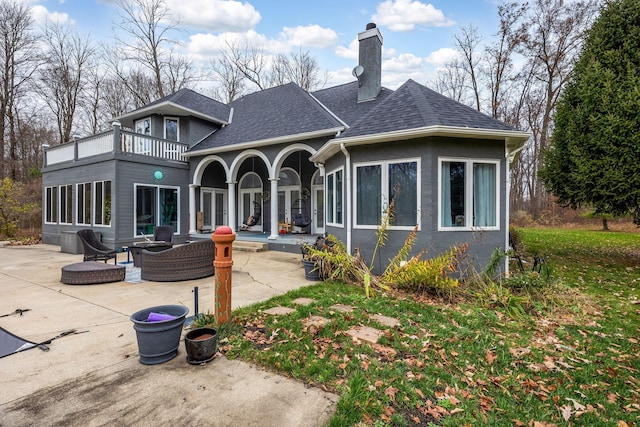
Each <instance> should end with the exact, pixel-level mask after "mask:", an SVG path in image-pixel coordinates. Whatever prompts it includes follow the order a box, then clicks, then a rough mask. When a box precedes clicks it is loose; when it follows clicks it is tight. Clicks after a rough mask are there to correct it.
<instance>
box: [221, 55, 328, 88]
mask: <svg viewBox="0 0 640 427" xmlns="http://www.w3.org/2000/svg"><path fill="white" fill-rule="evenodd" d="M214 71H215V73H216V75H217V80H218V82H219V83H220V84H221V86H222V90H223V91H224V92H225V95H226V97H228V96H229V95H230V94H232V95H233V96H234V97H237V96H238V94H241V93H242V92H244V90H245V88H246V84H245V82H247V83H250V84H252V85H255V86H256V88H257V89H258V90H264V89H267V88H270V87H273V86H276V85H281V84H285V83H289V82H293V83H296V84H297V85H298V86H300V87H301V88H303V89H305V90H313V89H317V88H319V87H321V86H323V85H324V83H325V82H326V80H327V77H326V75H325V76H322V73H321V71H320V65H319V63H318V60H317V59H316V58H315V57H313V56H312V55H311V53H309V52H303V51H299V52H292V53H290V54H289V55H285V54H278V55H275V56H271V55H268V54H267V53H266V52H265V50H264V48H262V47H256V46H252V45H249V44H245V45H244V46H239V45H238V44H235V43H228V44H227V46H226V48H225V49H224V51H223V52H222V57H221V58H220V59H218V60H217V61H216V63H215V66H214Z"/></svg>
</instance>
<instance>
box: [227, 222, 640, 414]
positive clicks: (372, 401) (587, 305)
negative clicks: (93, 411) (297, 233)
mask: <svg viewBox="0 0 640 427" xmlns="http://www.w3.org/2000/svg"><path fill="white" fill-rule="evenodd" d="M551 232H552V233H553V234H545V233H551ZM562 233H563V231H562V230H552V231H539V230H529V229H527V230H523V242H524V243H525V245H526V246H527V250H528V251H537V252H540V253H543V252H544V254H545V255H546V257H547V259H548V262H549V264H550V265H551V266H552V272H553V274H554V275H555V276H556V277H558V278H560V279H561V281H562V282H563V283H562V284H560V285H559V286H558V287H557V288H556V289H555V291H556V292H558V293H563V294H566V296H567V298H564V299H559V301H563V302H564V304H563V305H562V306H555V307H549V306H542V305H541V306H540V307H537V309H536V310H534V311H533V312H529V313H526V314H525V315H518V316H513V312H512V311H510V310H507V309H504V310H503V309H501V308H497V309H496V308H495V307H493V308H491V307H487V306H486V305H483V304H478V303H477V302H476V301H474V300H473V299H471V300H469V299H464V300H462V299H461V300H458V301H456V302H455V303H452V302H445V301H442V300H439V299H437V298H433V297H429V296H425V295H409V294H394V295H392V296H391V295H386V296H377V297H375V298H366V297H365V295H364V292H363V289H362V288H359V287H355V286H350V285H345V284H342V283H319V284H317V285H313V286H309V287H306V288H302V289H299V290H297V291H294V292H291V293H289V294H286V295H283V296H280V297H277V298H274V299H272V300H270V301H267V302H265V303H262V304H259V305H255V306H252V307H247V308H244V309H241V310H238V311H236V312H234V321H233V325H231V326H230V327H229V328H228V330H227V331H226V333H225V334H223V336H226V337H225V338H224V339H223V340H222V342H221V350H222V351H223V352H224V353H225V354H226V355H227V357H232V358H234V357H237V358H242V359H245V360H249V361H253V362H255V363H258V364H260V365H261V366H263V367H265V368H266V369H270V370H274V371H276V372H280V373H282V374H284V375H288V376H291V377H294V378H298V379H300V380H302V381H305V382H308V383H309V384H312V385H315V386H318V387H322V388H324V389H327V390H331V391H335V392H337V393H338V394H340V396H341V397H340V401H339V403H338V408H337V411H336V415H335V416H334V418H333V420H332V425H336V426H338V425H339V426H344V425H443V426H460V425H495V426H500V425H504V426H514V425H515V426H552V425H557V426H569V425H599V426H600V425H605V426H606V425H610V426H634V425H638V422H639V421H640V359H639V357H638V355H639V353H640V345H639V339H640V320H639V319H640V305H638V304H637V301H638V300H640V291H639V290H638V283H639V282H638V277H639V276H640V257H638V256H637V253H634V250H635V249H634V245H635V244H636V243H635V242H637V240H638V239H639V236H638V234H635V235H634V234H633V233H629V234H631V236H632V238H631V239H630V240H626V238H625V239H622V242H621V241H617V240H615V241H614V243H611V242H610V241H609V240H606V239H605V240H603V238H604V237H605V236H606V234H605V235H601V236H600V237H598V236H596V237H598V238H595V237H594V238H593V239H591V238H589V239H586V238H585V239H581V237H580V233H581V232H580V231H575V230H574V231H571V233H575V235H574V236H573V237H568V236H563V235H562ZM633 237H635V240H634V239H633ZM572 239H577V240H578V242H581V243H579V244H578V243H576V242H574V241H572ZM565 241H566V243H563V242H565ZM545 242H554V244H553V245H551V244H545ZM585 242H586V243H585ZM636 248H637V246H636ZM598 254H600V255H601V256H604V255H606V256H607V257H608V258H607V261H606V267H605V268H603V267H602V262H598V260H601V259H602V258H601V257H599V256H598ZM598 271H602V273H598ZM598 279H600V281H598ZM300 297H304V298H311V299H313V302H311V304H309V305H306V306H305V305H301V304H297V303H295V302H294V300H295V299H296V298H300ZM336 304H340V305H346V306H349V307H352V308H353V310H352V311H342V310H338V309H336V308H335V306H336ZM276 306H284V307H289V308H292V309H294V311H293V312H291V313H290V314H287V315H279V316H275V315H269V314H266V313H265V310H267V309H269V308H273V307H276ZM373 315H383V316H386V317H390V318H393V319H397V320H398V321H399V324H398V325H396V326H393V327H390V326H385V325H384V324H382V323H380V322H379V321H378V320H376V319H375V318H374V317H373ZM312 316H320V317H322V318H324V319H326V320H327V323H324V324H317V323H313V322H311V323H310V322H309V319H310V318H312ZM359 326H369V327H373V328H376V329H377V330H380V331H381V337H380V338H379V340H378V342H377V343H368V342H366V341H364V340H359V339H356V338H353V337H352V336H350V335H349V334H348V333H347V331H348V330H349V329H350V328H353V327H359Z"/></svg>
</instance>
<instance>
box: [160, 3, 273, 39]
mask: <svg viewBox="0 0 640 427" xmlns="http://www.w3.org/2000/svg"><path fill="white" fill-rule="evenodd" d="M165 3H166V5H167V8H168V9H169V10H171V12H172V13H174V14H175V15H176V16H178V17H179V18H180V25H181V26H186V27H191V28H200V29H203V30H206V31H211V32H223V31H229V32H244V31H248V30H250V29H252V28H254V27H255V26H256V25H258V23H259V22H260V20H261V19H262V16H260V13H259V12H258V11H257V10H256V9H255V8H254V7H253V6H252V5H251V4H249V3H241V2H239V1H229V0H207V1H202V0H165Z"/></svg>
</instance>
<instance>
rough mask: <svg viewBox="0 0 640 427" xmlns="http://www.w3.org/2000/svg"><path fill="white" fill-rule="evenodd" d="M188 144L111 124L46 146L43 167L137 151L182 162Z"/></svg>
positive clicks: (137, 152) (136, 152) (145, 154)
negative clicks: (51, 145)
mask: <svg viewBox="0 0 640 427" xmlns="http://www.w3.org/2000/svg"><path fill="white" fill-rule="evenodd" d="M188 148H189V146H188V145H187V144H183V143H181V142H176V141H169V140H167V139H162V138H156V137H153V136H149V135H142V134H139V133H135V132H131V131H128V130H123V129H121V128H120V126H119V125H114V126H113V129H112V130H109V131H106V132H102V133H99V134H96V135H91V136H88V137H85V138H79V139H75V140H73V141H70V142H66V143H64V144H61V145H56V146H55V147H49V148H46V149H45V151H44V167H47V166H52V165H57V164H60V163H66V162H72V161H77V160H81V159H86V158H90V157H92V156H98V155H100V154H107V153H129V154H138V155H142V156H150V157H154V158H157V159H162V160H169V161H174V162H183V163H184V162H186V159H185V158H184V157H183V154H184V153H185V151H187V149H188Z"/></svg>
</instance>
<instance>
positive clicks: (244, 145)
mask: <svg viewBox="0 0 640 427" xmlns="http://www.w3.org/2000/svg"><path fill="white" fill-rule="evenodd" d="M344 129H345V128H344V127H336V128H331V129H322V130H316V131H313V132H305V133H298V134H295V135H284V136H278V137H275V138H266V139H259V140H256V141H247V142H241V143H239V144H232V145H225V146H223V147H214V148H205V149H202V150H194V151H187V152H186V153H184V154H183V156H184V157H195V156H207V155H210V154H217V153H224V152H227V151H236V150H247V149H250V148H258V147H264V146H267V145H276V144H284V143H287V142H293V141H304V140H307V139H314V138H320V137H323V136H330V135H336V134H337V133H338V132H342V131H344Z"/></svg>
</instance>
